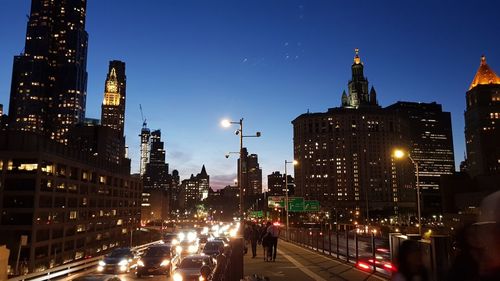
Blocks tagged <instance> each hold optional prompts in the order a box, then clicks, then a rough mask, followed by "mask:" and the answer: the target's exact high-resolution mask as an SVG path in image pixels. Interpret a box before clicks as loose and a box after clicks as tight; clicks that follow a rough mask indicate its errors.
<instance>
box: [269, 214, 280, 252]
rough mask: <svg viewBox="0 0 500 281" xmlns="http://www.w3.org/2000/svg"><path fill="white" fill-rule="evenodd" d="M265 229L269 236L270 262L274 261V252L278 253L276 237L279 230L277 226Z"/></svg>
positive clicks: (273, 225) (278, 234) (272, 225)
mask: <svg viewBox="0 0 500 281" xmlns="http://www.w3.org/2000/svg"><path fill="white" fill-rule="evenodd" d="M269 224H270V225H269V226H268V227H267V233H269V235H270V236H271V249H272V258H273V259H272V260H273V261H276V252H277V251H278V237H279V236H280V229H279V227H278V225H275V224H271V223H269Z"/></svg>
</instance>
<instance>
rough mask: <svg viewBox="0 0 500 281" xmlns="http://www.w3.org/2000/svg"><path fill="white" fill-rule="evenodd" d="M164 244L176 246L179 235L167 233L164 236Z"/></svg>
mask: <svg viewBox="0 0 500 281" xmlns="http://www.w3.org/2000/svg"><path fill="white" fill-rule="evenodd" d="M162 240H163V243H165V244H175V242H174V241H175V240H177V234H174V233H167V234H165V235H163V239H162Z"/></svg>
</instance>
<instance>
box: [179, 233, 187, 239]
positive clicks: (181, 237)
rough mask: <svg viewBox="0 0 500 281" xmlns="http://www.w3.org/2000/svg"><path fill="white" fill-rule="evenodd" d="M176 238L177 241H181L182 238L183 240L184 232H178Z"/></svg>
mask: <svg viewBox="0 0 500 281" xmlns="http://www.w3.org/2000/svg"><path fill="white" fill-rule="evenodd" d="M178 238H179V241H182V240H184V238H186V234H184V232H181V233H179V235H178Z"/></svg>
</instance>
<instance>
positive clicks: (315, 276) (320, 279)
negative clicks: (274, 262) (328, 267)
mask: <svg viewBox="0 0 500 281" xmlns="http://www.w3.org/2000/svg"><path fill="white" fill-rule="evenodd" d="M278 253H279V254H280V255H282V256H284V257H285V258H286V259H287V260H289V261H290V262H291V263H293V264H294V265H295V266H296V267H297V268H298V269H300V271H302V272H304V273H305V274H306V275H307V276H309V277H311V278H312V279H313V280H316V281H326V279H324V278H323V277H321V276H319V275H318V274H316V273H314V272H312V271H311V270H309V269H308V268H306V267H305V265H303V264H301V263H300V262H298V261H297V260H296V259H294V258H292V257H291V256H290V255H287V254H285V253H284V252H283V251H282V250H280V249H278Z"/></svg>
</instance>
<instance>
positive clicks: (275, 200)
mask: <svg viewBox="0 0 500 281" xmlns="http://www.w3.org/2000/svg"><path fill="white" fill-rule="evenodd" d="M284 202H285V196H269V197H267V206H268V207H269V208H284V207H285V203H284Z"/></svg>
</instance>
